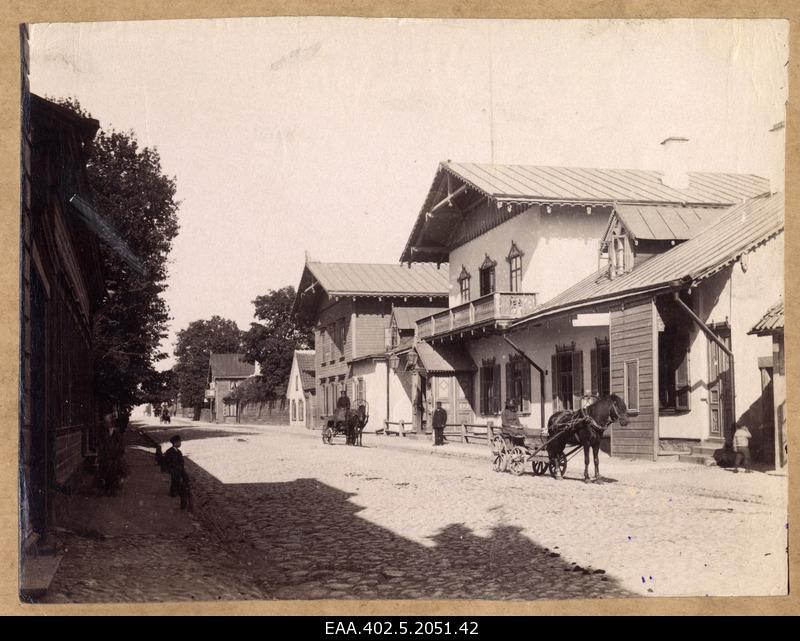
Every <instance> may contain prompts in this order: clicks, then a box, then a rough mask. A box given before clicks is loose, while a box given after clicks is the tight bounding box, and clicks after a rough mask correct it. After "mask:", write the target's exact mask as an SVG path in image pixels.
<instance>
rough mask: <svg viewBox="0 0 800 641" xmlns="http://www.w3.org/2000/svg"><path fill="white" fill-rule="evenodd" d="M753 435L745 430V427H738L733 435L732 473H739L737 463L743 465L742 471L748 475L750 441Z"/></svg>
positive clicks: (749, 470)
mask: <svg viewBox="0 0 800 641" xmlns="http://www.w3.org/2000/svg"><path fill="white" fill-rule="evenodd" d="M751 438H753V435H752V434H751V433H750V430H749V429H747V425H740V426H739V427H738V428H736V431H735V432H734V433H733V451H734V452H736V456H735V458H734V461H733V472H734V473H735V474H738V473H739V463H740V462H742V463H744V471H745V473H746V474H750V472H751V469H750V439H751Z"/></svg>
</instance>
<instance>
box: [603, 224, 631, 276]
mask: <svg viewBox="0 0 800 641" xmlns="http://www.w3.org/2000/svg"><path fill="white" fill-rule="evenodd" d="M608 259H609V262H610V263H611V274H612V275H619V274H624V273H625V272H628V271H630V270H631V269H632V268H633V252H632V251H631V246H630V241H629V240H628V236H627V234H625V232H624V231H622V232H621V233H618V234H617V233H615V234H613V235H612V236H611V240H610V242H609V247H608Z"/></svg>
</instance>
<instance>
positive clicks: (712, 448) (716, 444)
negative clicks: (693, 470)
mask: <svg viewBox="0 0 800 641" xmlns="http://www.w3.org/2000/svg"><path fill="white" fill-rule="evenodd" d="M724 446H725V441H723V440H722V439H713V440H712V439H709V440H706V441H702V442H701V443H699V444H697V445H692V447H691V451H690V452H689V454H681V455H680V456H678V460H679V461H680V462H681V463H696V464H698V465H706V466H712V465H716V464H717V462H716V461H715V460H714V452H716V451H717V450H719V449H721V448H723V447H724Z"/></svg>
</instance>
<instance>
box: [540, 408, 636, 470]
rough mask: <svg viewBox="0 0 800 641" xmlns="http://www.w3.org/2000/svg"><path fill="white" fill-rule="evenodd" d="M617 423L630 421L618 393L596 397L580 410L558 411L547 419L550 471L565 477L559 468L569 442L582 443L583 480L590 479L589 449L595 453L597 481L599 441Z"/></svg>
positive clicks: (573, 443) (623, 423) (572, 443)
mask: <svg viewBox="0 0 800 641" xmlns="http://www.w3.org/2000/svg"><path fill="white" fill-rule="evenodd" d="M614 422H619V424H620V425H622V426H625V425H627V424H628V408H627V407H626V406H625V401H623V400H622V399H621V398H620V397H619V396H617V395H616V394H610V395H609V396H604V397H602V398H599V399H597V400H596V401H595V402H594V403H592V404H591V405H588V406H587V407H583V408H581V409H579V410H577V411H572V410H562V411H560V412H556V413H555V414H553V415H552V416H551V417H550V420H549V421H547V434H548V436H549V438H550V442H549V443H548V444H547V455H548V456H549V458H550V472H551V474H552V475H553V476H554V477H555V478H556V479H561V478H563V476H562V475H561V472H560V470H559V465H558V462H559V459H560V458H561V455H562V454H563V453H564V448H565V447H566V446H567V445H583V460H584V469H583V481H584V483H588V482H589V448H591V449H592V453H593V454H594V482H595V483H597V482H598V481H599V480H600V460H599V453H600V440H601V439H602V438H603V432H605V430H606V429H607V428H608V426H609V425H611V424H612V423H614Z"/></svg>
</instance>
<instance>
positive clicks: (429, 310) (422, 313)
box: [392, 307, 447, 330]
mask: <svg viewBox="0 0 800 641" xmlns="http://www.w3.org/2000/svg"><path fill="white" fill-rule="evenodd" d="M446 309H447V308H446V307H395V308H394V309H393V310H392V315H393V316H394V319H395V324H396V325H397V329H400V330H414V329H415V328H416V327H417V321H418V320H419V319H420V318H425V317H426V316H433V315H434V314H438V313H439V312H443V311H445V310H446Z"/></svg>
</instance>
